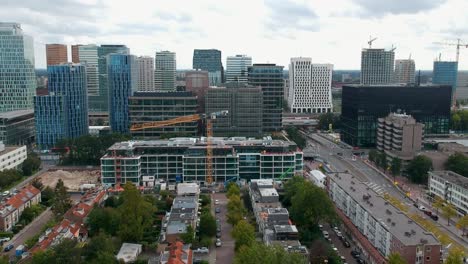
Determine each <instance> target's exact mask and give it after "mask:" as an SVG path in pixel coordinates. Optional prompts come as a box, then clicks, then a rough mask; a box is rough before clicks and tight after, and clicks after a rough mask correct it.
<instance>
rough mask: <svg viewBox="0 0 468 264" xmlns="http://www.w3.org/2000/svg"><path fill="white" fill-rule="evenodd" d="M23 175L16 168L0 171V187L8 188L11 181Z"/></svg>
mask: <svg viewBox="0 0 468 264" xmlns="http://www.w3.org/2000/svg"><path fill="white" fill-rule="evenodd" d="M21 177H23V176H22V175H21V173H20V172H19V171H18V170H16V169H8V170H3V171H0V189H4V188H8V187H9V186H10V185H11V184H12V183H14V182H16V181H18V180H20V179H21Z"/></svg>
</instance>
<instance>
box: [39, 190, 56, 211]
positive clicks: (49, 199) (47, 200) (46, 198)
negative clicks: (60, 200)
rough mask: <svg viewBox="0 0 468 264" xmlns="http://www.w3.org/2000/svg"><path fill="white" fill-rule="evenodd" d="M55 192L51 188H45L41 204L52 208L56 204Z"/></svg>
mask: <svg viewBox="0 0 468 264" xmlns="http://www.w3.org/2000/svg"><path fill="white" fill-rule="evenodd" d="M54 198H55V192H54V190H53V189H52V188H50V187H49V186H47V187H45V188H44V190H42V192H41V203H42V204H43V205H45V206H47V207H49V206H51V205H52V204H53V202H54Z"/></svg>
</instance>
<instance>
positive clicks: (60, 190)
mask: <svg viewBox="0 0 468 264" xmlns="http://www.w3.org/2000/svg"><path fill="white" fill-rule="evenodd" d="M71 206H72V202H71V200H70V195H68V192H67V187H65V184H64V183H63V181H62V179H59V180H58V181H57V185H55V189H54V201H53V206H52V211H54V213H55V214H56V215H57V216H62V215H63V214H65V213H66V212H67V211H68V209H70V208H71Z"/></svg>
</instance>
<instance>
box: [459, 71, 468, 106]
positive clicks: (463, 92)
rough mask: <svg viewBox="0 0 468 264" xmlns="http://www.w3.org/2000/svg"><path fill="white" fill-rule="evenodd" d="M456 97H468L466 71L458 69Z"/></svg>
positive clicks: (467, 74) (461, 98)
mask: <svg viewBox="0 0 468 264" xmlns="http://www.w3.org/2000/svg"><path fill="white" fill-rule="evenodd" d="M456 91H457V99H460V100H463V99H468V72H467V71H460V72H458V76H457V89H456Z"/></svg>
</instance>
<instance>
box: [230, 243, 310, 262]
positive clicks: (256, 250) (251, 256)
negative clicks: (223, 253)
mask: <svg viewBox="0 0 468 264" xmlns="http://www.w3.org/2000/svg"><path fill="white" fill-rule="evenodd" d="M258 263H263V264H306V263H308V262H307V260H306V258H305V257H304V256H302V255H300V254H298V253H289V252H287V251H285V250H284V249H283V248H282V247H280V246H266V245H264V244H262V243H258V242H253V243H252V244H250V245H249V246H242V247H241V248H240V249H239V251H238V252H237V254H236V255H235V257H234V264H258Z"/></svg>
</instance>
